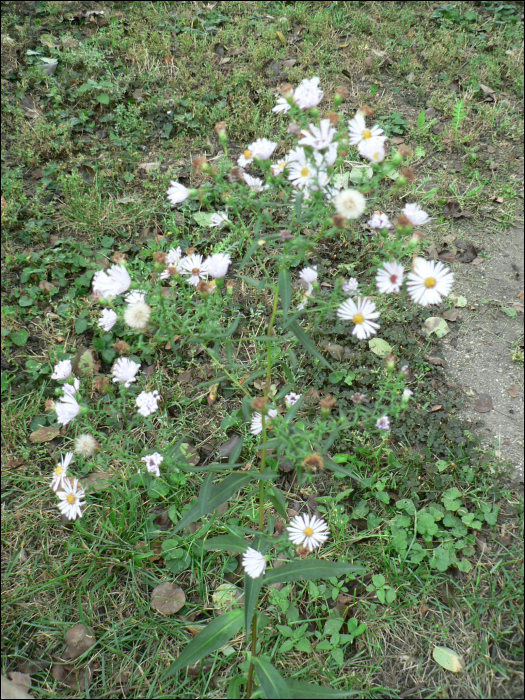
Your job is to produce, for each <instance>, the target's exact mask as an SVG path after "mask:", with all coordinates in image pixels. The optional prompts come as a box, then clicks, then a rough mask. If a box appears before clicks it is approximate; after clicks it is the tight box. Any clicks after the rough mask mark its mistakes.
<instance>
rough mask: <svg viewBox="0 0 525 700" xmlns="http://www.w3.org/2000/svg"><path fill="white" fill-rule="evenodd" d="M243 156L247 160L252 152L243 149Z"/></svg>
mask: <svg viewBox="0 0 525 700" xmlns="http://www.w3.org/2000/svg"><path fill="white" fill-rule="evenodd" d="M244 157H245V158H246V160H248V158H251V157H252V152H251V151H249V150H248V149H246V150H245V151H244Z"/></svg>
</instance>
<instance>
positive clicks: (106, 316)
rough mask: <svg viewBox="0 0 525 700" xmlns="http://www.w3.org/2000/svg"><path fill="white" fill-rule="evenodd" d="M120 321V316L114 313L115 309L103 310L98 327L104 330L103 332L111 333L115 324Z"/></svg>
mask: <svg viewBox="0 0 525 700" xmlns="http://www.w3.org/2000/svg"><path fill="white" fill-rule="evenodd" d="M117 321H118V316H117V314H116V313H115V312H114V311H113V309H103V310H102V316H101V317H100V318H99V320H98V324H97V325H98V327H99V328H102V329H103V330H105V331H106V333H107V332H108V331H110V330H111V329H112V328H113V326H114V325H115V323H116V322H117Z"/></svg>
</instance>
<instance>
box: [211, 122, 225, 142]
mask: <svg viewBox="0 0 525 700" xmlns="http://www.w3.org/2000/svg"><path fill="white" fill-rule="evenodd" d="M213 128H214V129H215V133H216V134H217V136H218V137H219V139H220V140H221V141H226V129H227V126H226V122H218V123H217V124H215V126H214V127H213Z"/></svg>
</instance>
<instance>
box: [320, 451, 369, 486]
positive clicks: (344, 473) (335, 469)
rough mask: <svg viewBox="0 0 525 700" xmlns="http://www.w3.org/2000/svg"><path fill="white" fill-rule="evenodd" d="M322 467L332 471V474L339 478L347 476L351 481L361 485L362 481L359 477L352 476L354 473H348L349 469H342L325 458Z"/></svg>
mask: <svg viewBox="0 0 525 700" xmlns="http://www.w3.org/2000/svg"><path fill="white" fill-rule="evenodd" d="M323 459H324V465H325V467H326V468H327V469H329V470H330V471H332V472H333V473H334V474H338V475H339V476H348V477H350V478H351V479H355V480H356V481H358V482H359V483H360V484H362V483H363V480H362V479H361V477H359V476H357V475H356V474H354V472H352V471H350V469H347V468H346V467H342V466H341V465H340V464H336V463H335V462H334V461H333V460H331V459H328V458H327V457H324V458H323Z"/></svg>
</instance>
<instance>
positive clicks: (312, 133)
mask: <svg viewBox="0 0 525 700" xmlns="http://www.w3.org/2000/svg"><path fill="white" fill-rule="evenodd" d="M309 129H310V130H309V131H307V130H306V129H303V130H302V131H301V134H302V136H303V137H302V139H301V140H300V141H298V143H299V144H301V146H311V147H312V148H313V149H315V150H316V151H323V150H324V149H325V148H328V147H329V146H330V145H331V143H332V141H333V140H334V136H335V135H336V133H337V132H336V130H335V129H334V127H333V126H332V124H331V123H330V120H329V119H321V122H320V123H319V126H315V124H310V127H309Z"/></svg>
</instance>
